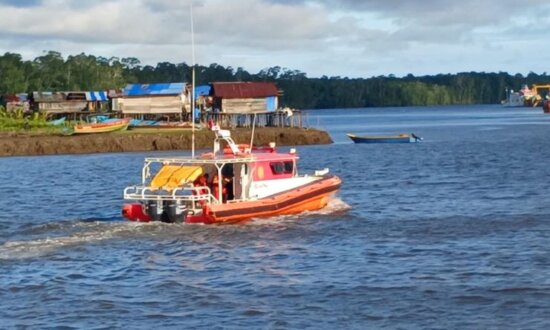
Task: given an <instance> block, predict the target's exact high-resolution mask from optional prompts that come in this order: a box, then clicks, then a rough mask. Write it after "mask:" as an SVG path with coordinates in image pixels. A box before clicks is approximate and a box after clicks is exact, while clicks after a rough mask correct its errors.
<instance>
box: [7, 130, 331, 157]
mask: <svg viewBox="0 0 550 330" xmlns="http://www.w3.org/2000/svg"><path fill="white" fill-rule="evenodd" d="M231 134H232V137H233V140H235V142H236V143H238V144H239V143H247V144H248V143H250V134H251V130H250V129H235V130H232V131H231ZM191 136H192V134H191V131H190V130H189V131H182V132H173V131H172V132H162V131H158V132H147V133H140V132H138V131H132V130H129V131H125V132H115V133H101V134H86V135H85V134H83V135H71V136H63V135H53V134H32V133H0V157H10V156H38V155H62V154H93V153H109V152H138V151H169V150H191V140H192V137H191ZM213 139H214V134H213V132H211V131H209V130H204V129H203V130H197V131H195V148H196V149H211V148H212V146H213ZM269 142H275V143H276V144H277V145H279V146H281V145H284V146H296V145H313V144H330V143H332V142H333V141H332V139H331V138H330V135H329V134H328V133H327V132H325V131H322V130H318V129H311V128H310V129H304V128H272V127H262V128H256V130H255V133H254V145H256V146H259V145H267V144H268V143H269Z"/></svg>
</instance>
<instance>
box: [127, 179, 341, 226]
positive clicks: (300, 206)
mask: <svg viewBox="0 0 550 330" xmlns="http://www.w3.org/2000/svg"><path fill="white" fill-rule="evenodd" d="M340 185H341V181H340V179H339V178H338V177H337V176H333V175H329V176H326V177H323V178H321V179H319V180H316V181H314V182H311V183H309V184H306V185H304V186H302V187H299V188H296V189H291V190H287V191H284V192H281V193H278V194H275V195H271V196H268V197H266V198H262V199H258V200H250V201H239V202H230V203H224V204H215V205H214V204H212V205H205V206H204V208H203V212H202V213H201V214H197V215H187V216H185V218H184V219H182V221H181V222H186V223H206V224H212V223H235V222H241V221H246V220H249V219H252V218H266V217H273V216H280V215H291V214H298V213H302V212H306V211H315V210H320V209H322V208H324V207H325V206H327V204H328V201H329V200H330V198H331V196H332V195H333V194H334V193H335V192H336V191H338V189H339V188H340ZM122 214H123V216H124V217H125V218H127V219H128V220H131V221H141V222H149V221H151V218H150V217H149V216H148V215H147V214H146V213H145V212H144V210H143V207H142V204H141V203H133V204H126V205H124V207H123V210H122Z"/></svg>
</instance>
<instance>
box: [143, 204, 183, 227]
mask: <svg viewBox="0 0 550 330" xmlns="http://www.w3.org/2000/svg"><path fill="white" fill-rule="evenodd" d="M145 212H146V213H147V215H149V216H150V217H151V220H152V221H162V222H167V223H182V222H185V218H186V217H187V207H186V206H185V205H184V204H183V202H182V201H179V200H172V201H162V200H150V201H147V202H146V204H145Z"/></svg>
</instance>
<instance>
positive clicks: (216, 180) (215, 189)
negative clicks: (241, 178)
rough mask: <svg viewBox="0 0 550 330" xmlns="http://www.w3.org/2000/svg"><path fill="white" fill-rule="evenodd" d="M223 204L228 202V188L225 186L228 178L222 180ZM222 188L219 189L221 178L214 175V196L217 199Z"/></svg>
mask: <svg viewBox="0 0 550 330" xmlns="http://www.w3.org/2000/svg"><path fill="white" fill-rule="evenodd" d="M222 180H223V182H222V203H225V202H226V201H227V188H226V186H225V181H226V178H223V179H222ZM219 192H220V187H219V178H218V175H217V174H216V175H214V177H213V178H212V195H214V197H216V199H217V198H218V197H219Z"/></svg>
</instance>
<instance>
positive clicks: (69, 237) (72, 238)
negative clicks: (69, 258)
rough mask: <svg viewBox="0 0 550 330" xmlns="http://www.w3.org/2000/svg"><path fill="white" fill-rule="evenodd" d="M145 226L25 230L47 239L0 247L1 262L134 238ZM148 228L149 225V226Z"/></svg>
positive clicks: (49, 226) (58, 225)
mask: <svg viewBox="0 0 550 330" xmlns="http://www.w3.org/2000/svg"><path fill="white" fill-rule="evenodd" d="M147 227H148V226H147V224H133V223H127V222H119V223H104V222H97V221H96V222H90V221H87V222H68V221H67V222H65V221H64V222H58V223H53V224H47V225H41V226H36V227H35V228H32V229H27V231H32V232H34V233H35V234H36V233H40V235H41V236H44V235H48V236H47V237H42V238H37V239H34V240H21V241H17V240H15V241H7V242H4V243H3V244H2V245H0V260H12V259H26V258H34V257H40V256H44V255H48V254H51V253H55V251H57V250H59V249H62V248H68V247H74V246H78V245H82V244H88V243H96V242H101V241H105V240H110V239H115V238H118V239H119V238H125V237H135V236H136V235H137V234H139V233H140V232H146V231H150V230H147ZM149 227H151V226H149Z"/></svg>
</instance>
